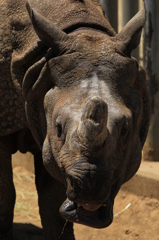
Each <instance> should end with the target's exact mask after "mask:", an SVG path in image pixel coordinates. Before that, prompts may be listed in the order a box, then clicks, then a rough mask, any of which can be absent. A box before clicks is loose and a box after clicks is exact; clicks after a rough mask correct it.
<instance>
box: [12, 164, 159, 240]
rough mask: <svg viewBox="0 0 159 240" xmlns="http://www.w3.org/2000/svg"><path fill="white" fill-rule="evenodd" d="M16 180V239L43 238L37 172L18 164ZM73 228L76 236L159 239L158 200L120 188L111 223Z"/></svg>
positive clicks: (78, 239) (83, 238) (89, 239)
mask: <svg viewBox="0 0 159 240" xmlns="http://www.w3.org/2000/svg"><path fill="white" fill-rule="evenodd" d="M14 183H15V187H16V192H17V199H16V206H15V216H14V227H13V228H14V240H43V237H42V229H41V223H40V216H39V213H38V204H37V194H36V190H35V184H34V175H33V174H32V173H30V172H28V171H27V170H25V169H24V168H23V167H16V168H14ZM74 229H75V236H76V240H93V239H96V240H110V239H111V240H125V239H127V240H132V239H140V240H144V239H145V240H159V200H157V199H152V198H145V197H138V196H136V195H133V194H130V193H128V192H125V191H120V192H119V194H118V196H117V198H116V201H115V207H114V222H113V223H112V225H111V226H110V227H108V228H106V229H102V230H101V229H100V230H97V229H92V228H88V227H85V226H82V225H75V228H74ZM68 240H69V239H68Z"/></svg>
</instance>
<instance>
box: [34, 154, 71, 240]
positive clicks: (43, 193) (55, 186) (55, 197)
mask: <svg viewBox="0 0 159 240" xmlns="http://www.w3.org/2000/svg"><path fill="white" fill-rule="evenodd" d="M34 160H35V182H36V187H37V192H38V202H39V212H40V216H41V222H42V226H43V231H44V237H45V239H46V240H58V239H60V240H68V239H69V240H75V238H74V234H73V224H72V223H70V222H67V224H65V223H66V222H65V220H64V219H63V218H62V217H61V216H60V214H59V208H60V206H61V204H62V203H63V201H64V200H65V198H66V189H65V187H64V186H63V185H62V184H61V183H60V182H58V181H57V180H55V179H54V178H52V177H51V176H50V175H49V174H48V172H47V171H46V170H45V168H44V166H43V162H42V157H41V154H37V155H35V156H34Z"/></svg>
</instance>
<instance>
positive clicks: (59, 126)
mask: <svg viewBox="0 0 159 240" xmlns="http://www.w3.org/2000/svg"><path fill="white" fill-rule="evenodd" d="M56 129H57V136H58V137H59V138H60V137H61V135H62V126H61V124H60V123H56Z"/></svg>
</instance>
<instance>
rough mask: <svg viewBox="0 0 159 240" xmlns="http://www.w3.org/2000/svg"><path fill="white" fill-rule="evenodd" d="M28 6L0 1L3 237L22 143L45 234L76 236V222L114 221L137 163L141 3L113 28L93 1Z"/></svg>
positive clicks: (144, 123) (142, 107)
mask: <svg viewBox="0 0 159 240" xmlns="http://www.w3.org/2000/svg"><path fill="white" fill-rule="evenodd" d="M30 6H31V7H30ZM32 8H33V9H35V10H32ZM27 10H28V11H27ZM27 10H26V2H25V1H24V0H2V1H0V20H1V23H0V51H1V52H0V98H1V99H0V108H1V112H0V135H1V137H0V158H1V159H0V239H1V240H10V239H11V232H12V220H13V208H14V203H15V190H14V185H13V179H12V170H11V155H12V154H13V153H15V152H16V151H17V150H20V151H21V152H22V153H25V152H27V151H30V152H32V153H33V154H34V157H35V174H36V186H37V191H38V196H39V207H40V215H41V219H42V225H43V229H44V236H45V239H47V240H53V239H63V240H64V239H69V240H73V239H74V236H73V229H72V225H73V224H72V222H78V223H82V224H85V225H88V226H92V227H96V228H103V227H107V226H108V225H109V224H110V223H111V222H112V219H113V203H114V198H115V196H116V194H117V193H118V191H119V189H120V186H121V184H123V183H124V182H126V181H128V180H129V179H130V178H131V177H132V176H133V175H134V174H135V172H136V171H137V169H138V167H139V165H140V160H141V151H142V147H143V144H144V141H145V139H146V135H147V131H148V125H149V99H148V94H147V89H146V85H145V73H144V70H143V69H142V68H141V67H140V66H138V63H137V61H136V59H134V58H133V57H131V52H132V50H133V49H135V48H136V47H137V46H138V44H139V41H140V36H141V31H142V28H143V25H144V22H145V11H144V9H142V10H141V11H140V12H139V13H138V14H137V15H136V16H135V17H134V18H133V19H132V20H131V21H130V22H129V23H128V24H127V25H126V26H125V27H124V29H123V30H122V31H121V32H120V33H119V34H116V33H115V31H114V30H113V29H112V27H111V26H110V24H109V22H108V20H107V18H106V17H105V16H104V13H103V11H102V8H101V6H100V5H99V3H98V1H96V0H92V1H91V0H58V1H57V0H43V1H38V0H30V5H29V4H27ZM43 166H45V167H43ZM45 169H46V170H47V171H46V170H45ZM59 211H60V213H59ZM65 219H66V220H69V222H68V223H67V225H66V227H65V230H64V232H63V234H62V235H61V232H62V229H63V226H64V223H65Z"/></svg>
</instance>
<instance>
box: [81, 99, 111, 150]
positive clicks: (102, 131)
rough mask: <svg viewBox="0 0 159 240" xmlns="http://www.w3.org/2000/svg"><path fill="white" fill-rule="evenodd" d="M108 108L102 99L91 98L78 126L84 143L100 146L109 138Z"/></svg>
mask: <svg viewBox="0 0 159 240" xmlns="http://www.w3.org/2000/svg"><path fill="white" fill-rule="evenodd" d="M107 117H108V106H107V104H106V102H105V101H103V100H102V98H100V97H91V98H90V99H89V100H88V101H87V102H86V105H85V107H84V109H83V113H82V116H81V120H80V123H79V126H78V135H79V138H80V140H81V141H82V142H84V143H85V144H86V145H87V144H93V145H96V146H100V145H102V144H103V142H104V140H105V139H106V136H107Z"/></svg>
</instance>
